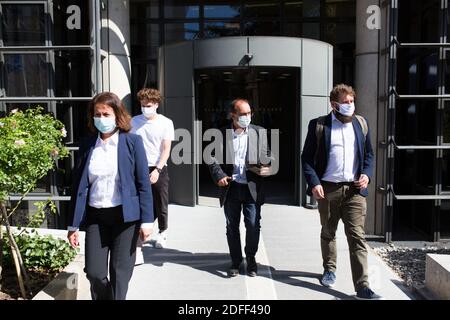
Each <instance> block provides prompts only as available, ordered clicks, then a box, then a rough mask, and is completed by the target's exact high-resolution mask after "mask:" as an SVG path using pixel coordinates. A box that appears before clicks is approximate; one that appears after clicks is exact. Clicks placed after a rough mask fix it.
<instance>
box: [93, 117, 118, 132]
mask: <svg viewBox="0 0 450 320" xmlns="http://www.w3.org/2000/svg"><path fill="white" fill-rule="evenodd" d="M94 126H95V127H96V128H97V129H98V131H100V132H101V133H110V132H112V131H113V130H114V129H115V128H116V117H106V118H105V117H102V118H98V117H94Z"/></svg>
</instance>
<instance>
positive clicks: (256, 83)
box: [195, 67, 300, 205]
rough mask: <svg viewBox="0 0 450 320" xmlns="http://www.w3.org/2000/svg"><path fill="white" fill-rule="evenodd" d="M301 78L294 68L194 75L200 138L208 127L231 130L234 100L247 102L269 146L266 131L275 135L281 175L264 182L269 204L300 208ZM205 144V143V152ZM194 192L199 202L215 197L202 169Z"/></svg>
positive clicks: (210, 71) (223, 70) (213, 70)
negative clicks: (203, 198) (298, 121)
mask: <svg viewBox="0 0 450 320" xmlns="http://www.w3.org/2000/svg"><path fill="white" fill-rule="evenodd" d="M299 79H300V68H295V67H245V68H211V69H198V70H196V72H195V84H196V88H195V89H196V94H195V96H196V118H197V120H198V121H202V135H203V133H204V132H205V130H207V129H209V128H221V127H223V126H230V125H231V121H230V116H229V110H230V109H229V108H230V104H231V102H232V101H233V100H234V99H236V98H245V99H247V100H249V103H250V106H251V107H252V110H253V116H252V123H253V124H256V125H260V126H262V127H264V128H266V129H268V135H269V137H268V138H269V143H270V142H271V131H270V129H278V130H279V142H280V143H279V146H280V147H279V171H278V173H277V174H276V175H274V176H272V177H269V178H266V183H265V187H264V189H265V194H266V202H267V203H277V204H297V205H298V203H299V199H298V197H297V196H296V195H298V192H297V191H298V184H299V181H298V178H297V177H298V176H299V174H298V171H299V159H300V157H299V150H298V146H299V141H298V137H299V134H297V133H298V132H299V131H298V123H297V119H299V105H300V102H299V97H298V96H297V94H296V93H297V92H299V88H300V80H299ZM209 143H210V142H203V148H205V147H206V146H207V145H208V144H209ZM203 148H202V150H203ZM197 190H198V196H200V197H217V196H218V187H217V186H216V185H215V184H214V183H213V181H212V179H211V176H210V173H209V170H208V166H207V165H206V164H200V165H198V166H197ZM197 203H198V197H197Z"/></svg>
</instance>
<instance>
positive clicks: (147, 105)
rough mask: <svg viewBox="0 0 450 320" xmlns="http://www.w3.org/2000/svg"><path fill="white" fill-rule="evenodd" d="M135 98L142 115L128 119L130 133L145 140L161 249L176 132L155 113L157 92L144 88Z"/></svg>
mask: <svg viewBox="0 0 450 320" xmlns="http://www.w3.org/2000/svg"><path fill="white" fill-rule="evenodd" d="M137 98H138V100H139V102H140V104H141V111H142V114H140V115H138V116H135V117H133V119H131V126H132V129H131V132H132V133H136V134H138V135H140V136H142V140H143V141H144V148H145V153H146V156H147V161H148V167H149V174H150V182H151V184H152V191H153V209H154V216H155V218H157V219H158V227H159V233H158V235H157V238H156V242H155V247H156V248H164V247H165V246H166V241H167V220H168V204H169V174H168V172H167V160H168V159H169V156H170V146H171V143H172V140H174V139H175V130H174V127H173V122H172V120H170V119H169V118H167V117H165V116H163V115H162V114H158V113H157V112H156V110H157V109H158V106H159V104H160V103H161V94H160V92H159V91H158V90H156V89H151V88H144V89H142V90H140V91H139V92H138V94H137Z"/></svg>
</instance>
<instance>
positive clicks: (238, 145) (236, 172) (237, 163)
mask: <svg viewBox="0 0 450 320" xmlns="http://www.w3.org/2000/svg"><path fill="white" fill-rule="evenodd" d="M247 145H248V130H247V128H246V129H245V130H244V131H242V132H241V133H240V134H237V133H236V131H235V130H234V129H233V149H234V163H233V175H232V178H233V181H236V182H237V183H247V175H246V174H245V170H246V166H245V158H246V156H247Z"/></svg>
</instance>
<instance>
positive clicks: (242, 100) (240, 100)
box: [230, 98, 248, 112]
mask: <svg viewBox="0 0 450 320" xmlns="http://www.w3.org/2000/svg"><path fill="white" fill-rule="evenodd" d="M238 102H245V103H248V100H247V99H244V98H236V99H234V100H233V101H231V104H230V112H235V111H236V105H237V104H238Z"/></svg>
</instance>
